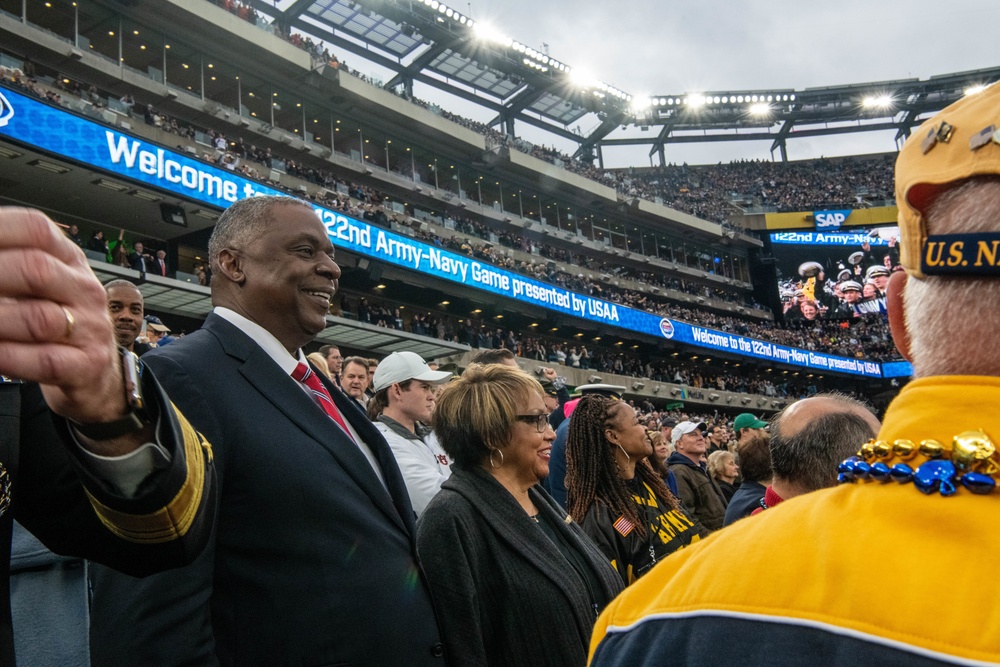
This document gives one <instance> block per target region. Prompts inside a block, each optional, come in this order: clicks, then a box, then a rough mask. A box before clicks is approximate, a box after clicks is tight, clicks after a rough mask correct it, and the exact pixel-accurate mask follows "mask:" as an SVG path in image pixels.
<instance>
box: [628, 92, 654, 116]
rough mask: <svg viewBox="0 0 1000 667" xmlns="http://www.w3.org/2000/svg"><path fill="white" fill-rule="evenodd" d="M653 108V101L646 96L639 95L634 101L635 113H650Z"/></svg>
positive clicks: (633, 109) (633, 108)
mask: <svg viewBox="0 0 1000 667" xmlns="http://www.w3.org/2000/svg"><path fill="white" fill-rule="evenodd" d="M651 106H653V100H651V99H649V97H648V96H646V95H638V96H636V98H635V99H634V100H632V111H633V112H635V113H642V112H644V111H648V110H649V108H650V107H651Z"/></svg>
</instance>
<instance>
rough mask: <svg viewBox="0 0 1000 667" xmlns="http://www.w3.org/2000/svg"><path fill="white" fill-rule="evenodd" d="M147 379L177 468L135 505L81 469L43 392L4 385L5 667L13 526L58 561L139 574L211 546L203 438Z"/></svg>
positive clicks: (0, 583)
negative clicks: (72, 559)
mask: <svg viewBox="0 0 1000 667" xmlns="http://www.w3.org/2000/svg"><path fill="white" fill-rule="evenodd" d="M142 381H143V392H144V394H145V396H146V398H147V400H148V401H149V404H150V405H153V406H156V412H157V413H158V414H159V415H160V416H161V417H162V420H161V421H160V443H161V444H162V445H163V446H165V447H166V448H167V450H168V452H169V453H170V455H171V463H170V464H169V465H168V466H167V467H166V468H164V469H162V470H159V471H156V472H154V473H153V474H152V476H151V477H150V478H149V479H147V480H146V481H145V482H144V483H143V485H142V486H141V487H140V489H139V491H138V492H137V494H136V495H135V496H134V497H132V498H127V497H124V496H122V495H119V494H118V493H117V492H115V491H113V490H112V489H111V488H110V487H106V486H105V485H104V484H103V483H101V482H100V481H98V479H97V478H95V477H93V476H92V475H91V474H90V473H89V472H88V470H87V468H85V467H84V466H83V465H80V463H79V460H83V459H79V460H78V459H77V458H76V457H77V456H82V453H81V452H79V448H78V446H77V445H76V444H75V443H73V442H72V440H71V439H70V437H69V433H68V430H67V429H66V424H65V422H64V421H63V420H61V419H58V418H53V416H52V415H51V413H50V412H49V410H48V408H47V406H46V405H45V401H44V400H43V398H42V394H41V392H40V391H39V389H38V387H37V385H32V384H21V383H10V382H8V381H6V379H5V378H0V498H2V497H3V495H4V494H3V493H2V488H3V487H5V486H6V485H7V484H8V483H9V490H10V493H11V496H12V498H13V501H12V503H11V505H10V506H9V507H3V506H2V502H0V549H2V551H3V553H4V554H5V555H4V556H3V557H2V558H0V564H2V568H3V572H2V573H0V596H2V599H0V666H3V667H6V666H8V665H13V664H14V650H13V635H12V631H11V613H10V604H9V602H10V599H9V575H10V561H9V559H10V551H11V533H12V529H13V521H14V519H15V518H16V519H17V520H18V521H19V522H20V523H21V524H22V525H23V526H24V527H25V528H27V529H28V530H30V531H31V532H32V533H33V534H34V535H35V536H36V537H38V538H39V539H40V540H41V541H42V542H43V543H44V544H45V546H47V547H48V548H49V549H51V550H52V551H54V552H56V553H59V554H63V555H67V556H77V557H81V558H90V559H94V560H98V561H100V562H102V563H107V564H108V565H112V566H114V567H117V568H119V569H121V570H124V571H126V572H131V573H132V574H135V575H137V576H140V575H144V574H148V573H150V572H155V571H158V570H162V569H165V568H168V567H176V566H178V565H183V564H185V563H189V562H191V561H192V560H193V559H194V558H195V556H197V555H198V553H199V552H200V551H201V549H202V548H203V547H204V545H205V542H206V541H207V538H208V535H209V530H210V528H211V517H212V514H213V512H214V507H215V492H214V489H215V476H214V471H213V467H212V464H211V455H210V453H209V451H208V449H206V448H205V447H203V446H202V441H201V440H200V439H199V438H198V436H197V434H196V433H195V432H194V431H193V430H191V429H190V427H188V428H187V429H182V427H181V425H180V424H179V423H178V421H177V419H176V418H175V417H174V416H173V412H172V411H167V409H166V406H167V405H168V403H167V400H166V397H165V395H164V394H163V393H162V392H161V391H160V390H159V388H158V387H157V386H156V383H155V382H154V381H153V379H152V377H151V374H150V373H148V372H144V373H143V380H142ZM64 443H65V444H64ZM4 477H6V479H4ZM85 489H86V492H87V493H89V494H90V495H91V496H92V497H93V503H94V504H93V505H92V503H91V502H89V501H88V498H87V495H86V493H85V492H84V491H85ZM175 501H176V502H175ZM167 507H169V508H170V510H171V511H167V510H166V509H165V508H167ZM95 508H96V509H95ZM98 511H99V512H100V514H101V516H102V517H103V518H104V522H102V521H101V520H100V518H99V517H98V513H97V512H98Z"/></svg>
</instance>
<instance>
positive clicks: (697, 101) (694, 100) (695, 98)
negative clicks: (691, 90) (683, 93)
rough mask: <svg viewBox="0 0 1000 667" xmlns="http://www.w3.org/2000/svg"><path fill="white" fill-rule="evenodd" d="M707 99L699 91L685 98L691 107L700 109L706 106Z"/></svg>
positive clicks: (686, 103) (687, 104) (685, 101)
mask: <svg viewBox="0 0 1000 667" xmlns="http://www.w3.org/2000/svg"><path fill="white" fill-rule="evenodd" d="M705 101H706V100H705V96H704V95H698V94H697V93H695V94H693V95H688V96H687V97H685V98H684V104H685V105H686V106H687V107H688V108H690V109H700V108H701V107H703V106H705Z"/></svg>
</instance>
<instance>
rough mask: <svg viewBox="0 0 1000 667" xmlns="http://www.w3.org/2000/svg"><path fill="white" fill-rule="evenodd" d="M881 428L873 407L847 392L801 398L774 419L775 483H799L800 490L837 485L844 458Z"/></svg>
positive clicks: (795, 485) (797, 490) (791, 485)
mask: <svg viewBox="0 0 1000 667" xmlns="http://www.w3.org/2000/svg"><path fill="white" fill-rule="evenodd" d="M879 428H881V424H880V423H879V421H878V419H876V418H875V415H873V414H872V412H871V410H869V409H868V408H867V407H866V406H865V405H864V404H863V403H861V402H859V401H856V400H854V399H852V398H848V397H847V396H842V395H839V394H819V395H817V396H813V397H811V398H806V399H803V400H801V401H796V402H795V403H793V404H792V405H790V406H788V407H787V408H785V409H784V410H782V411H781V413H779V414H778V416H776V417H775V418H774V420H773V421H772V422H771V466H772V467H773V468H774V479H775V483H776V484H777V483H779V481H780V483H781V485H782V487H783V488H785V489H789V488H791V489H794V490H795V494H794V495H799V494H802V493H808V492H809V491H815V490H817V489H822V488H826V487H829V486H833V485H835V484H836V483H837V466H838V465H839V464H840V462H841V461H843V460H844V459H846V458H847V457H848V456H850V455H852V454H854V453H856V452H857V451H858V450H859V449H860V448H861V445H863V444H864V443H866V442H868V441H869V440H871V439H872V438H874V437H875V434H876V433H878V431H879ZM783 497H784V498H788V497H790V496H788V495H786V496H783Z"/></svg>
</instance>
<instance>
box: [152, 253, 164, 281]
mask: <svg viewBox="0 0 1000 667" xmlns="http://www.w3.org/2000/svg"><path fill="white" fill-rule="evenodd" d="M153 266H155V267H156V268H155V272H156V275H158V276H163V277H164V278H166V277H167V253H166V251H164V250H157V251H156V259H155V260H154V261H153Z"/></svg>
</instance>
